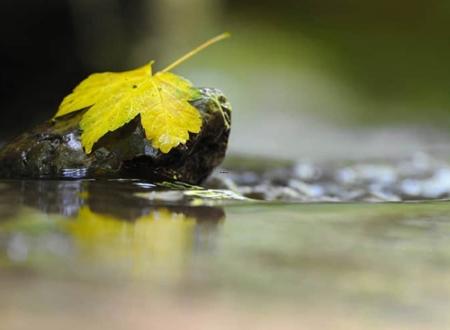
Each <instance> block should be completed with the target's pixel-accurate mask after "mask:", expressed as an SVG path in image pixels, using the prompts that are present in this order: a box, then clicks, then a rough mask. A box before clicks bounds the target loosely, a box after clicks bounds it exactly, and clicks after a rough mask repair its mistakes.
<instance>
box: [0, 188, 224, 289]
mask: <svg viewBox="0 0 450 330" xmlns="http://www.w3.org/2000/svg"><path fill="white" fill-rule="evenodd" d="M0 184H1V185H0V189H3V192H4V193H5V194H4V195H2V196H10V197H11V198H12V199H13V203H12V204H13V205H17V210H16V213H15V214H14V213H11V214H9V215H8V216H7V217H6V218H5V226H4V227H3V223H2V222H0V261H1V259H2V257H5V256H6V258H8V259H9V262H12V263H16V262H20V263H22V264H23V263H26V262H28V261H30V262H32V261H33V260H34V259H35V258H37V259H45V260H55V258H56V259H57V260H60V261H61V262H62V263H63V265H64V264H65V263H66V262H67V260H70V263H75V264H77V265H78V266H81V268H82V270H81V272H86V270H89V271H88V273H89V274H92V273H95V272H96V271H99V272H101V273H102V274H105V275H106V276H112V277H114V276H116V275H119V276H122V275H125V276H141V275H145V276H147V275H149V276H158V277H161V278H164V279H169V280H170V278H172V279H175V280H176V279H177V276H179V275H182V271H183V270H184V267H185V266H186V265H187V263H186V260H187V259H188V258H190V257H191V256H192V255H194V254H198V253H210V252H211V251H214V249H215V246H216V241H217V234H218V229H219V228H220V223H221V222H222V221H223V220H224V219H225V213H224V211H223V209H221V208H218V207H208V206H189V205H188V204H184V203H185V201H184V200H181V201H179V203H178V204H173V205H164V204H161V201H159V202H158V203H155V201H153V200H150V199H145V198H141V197H138V196H136V193H138V192H141V193H142V192H148V191H153V190H154V189H155V187H154V186H153V185H149V184H145V183H141V182H136V181H130V180H126V181H123V180H120V181H119V180H114V181H80V180H77V181H56V180H54V181H45V180H37V181H9V182H5V183H0ZM4 200H9V199H5V198H4V197H1V198H0V207H1V206H2V202H3V201H4ZM21 206H27V207H28V208H23V207H21ZM0 215H1V208H0ZM61 216H62V217H61ZM66 220H67V221H66ZM74 258H76V260H75V259H74ZM52 262H54V261H52Z"/></svg>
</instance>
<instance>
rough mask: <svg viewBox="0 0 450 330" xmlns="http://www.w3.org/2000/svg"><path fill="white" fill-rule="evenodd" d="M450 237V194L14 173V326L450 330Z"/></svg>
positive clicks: (10, 207)
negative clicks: (218, 187)
mask: <svg viewBox="0 0 450 330" xmlns="http://www.w3.org/2000/svg"><path fill="white" fill-rule="evenodd" d="M178 188H180V187H178ZM449 246H450V203H448V202H445V201H440V202H420V203H379V204H367V203H365V204H363V203H316V204H295V203H268V202H258V201H253V200H250V199H242V198H240V197H239V196H238V195H234V194H233V193H231V192H226V191H202V190H200V189H190V190H189V189H188V190H177V189H170V190H168V189H167V188H166V189H161V188H159V187H156V186H154V185H152V184H150V183H145V182H140V181H133V180H111V181H1V182H0V294H1V296H2V299H0V329H41V328H42V329H44V328H45V329H100V328H108V329H127V328H131V327H133V328H135V329H151V328H158V329H179V328H184V329H230V328H243V329H251V328H258V329H298V328H305V329H341V328H342V329H353V328H356V329H380V328H383V329H444V328H447V327H448V326H450V316H449V315H448V310H449V308H450V280H449V278H450V249H449Z"/></svg>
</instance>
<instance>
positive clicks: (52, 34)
mask: <svg viewBox="0 0 450 330" xmlns="http://www.w3.org/2000/svg"><path fill="white" fill-rule="evenodd" d="M0 9H1V11H0V18H1V19H0V26H1V29H0V33H1V46H0V47H1V51H0V59H1V64H2V69H1V76H0V77H1V78H0V84H1V86H0V87H1V88H0V93H1V101H0V102H1V111H2V117H1V121H0V123H1V124H0V125H1V126H0V141H5V140H7V139H9V138H11V137H12V136H14V135H16V134H18V133H20V132H21V131H23V130H25V129H27V128H30V127H31V126H32V125H35V124H36V123H38V122H40V121H42V120H45V119H47V118H49V117H51V116H52V115H53V114H54V113H55V112H56V109H57V106H58V104H59V102H60V101H61V99H62V98H63V97H64V96H65V95H66V94H68V93H69V92H70V91H71V89H72V88H73V87H74V86H75V85H76V84H77V83H78V82H80V81H81V80H82V79H84V78H85V77H86V76H87V75H89V74H90V73H93V72H102V71H122V70H128V69H131V68H134V67H137V66H140V65H143V64H145V63H146V62H148V61H149V60H151V59H154V60H156V69H158V68H159V69H161V68H163V67H164V66H166V65H167V64H169V63H171V62H172V61H173V60H174V59H176V58H178V57H179V56H180V55H182V54H184V53H185V52H186V51H188V50H190V49H192V48H193V47H194V46H197V45H198V44H199V43H201V42H203V41H204V40H206V39H208V38H210V37H212V36H214V35H216V34H219V33H221V32H223V31H229V32H231V33H232V38H231V39H229V40H227V41H225V42H223V43H221V44H219V45H215V46H213V47H212V48H210V49H208V50H206V51H204V52H203V53H201V54H198V55H197V56H196V57H195V58H194V59H192V60H190V61H189V62H186V63H185V64H183V65H182V66H180V67H178V68H177V69H176V70H175V72H176V73H178V74H181V75H183V76H185V77H186V78H188V79H190V80H191V81H192V82H193V83H194V84H195V85H196V86H208V87H217V88H220V89H222V90H223V91H224V92H225V94H226V95H227V96H228V97H229V99H230V101H231V103H232V105H233V106H234V108H233V110H234V112H233V116H234V117H233V130H232V138H231V143H230V153H232V154H246V155H265V156H271V157H277V158H315V159H316V158H358V157H380V156H383V157H390V156H397V155H402V154H406V153H409V152H411V151H415V150H418V149H421V150H423V149H426V150H429V149H438V150H441V149H446V148H447V147H446V146H447V145H448V142H449V126H450V125H449V123H450V111H449V110H450V107H449V106H450V93H449V90H450V88H449V87H450V61H449V59H450V43H449V31H450V2H449V1H448V0H429V1H420V0H408V1H406V0H396V1H392V0H376V1H375V0H366V1H357V0H320V1H317V0H316V1H313V0H303V1H302V0H277V1H271V0H53V1H50V0H45V1H44V0H3V1H2V2H1V4H0Z"/></svg>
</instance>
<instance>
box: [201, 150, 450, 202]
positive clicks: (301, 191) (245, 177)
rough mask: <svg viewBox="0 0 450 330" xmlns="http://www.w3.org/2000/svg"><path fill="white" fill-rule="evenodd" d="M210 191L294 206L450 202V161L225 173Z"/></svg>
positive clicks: (302, 165)
mask: <svg viewBox="0 0 450 330" xmlns="http://www.w3.org/2000/svg"><path fill="white" fill-rule="evenodd" d="M206 187H208V188H215V189H229V190H232V191H235V192H237V193H240V194H242V195H244V196H246V197H249V198H253V199H260V200H267V201H293V202H298V201H301V202H354V201H364V202H386V201H388V202H398V201H413V200H435V199H447V198H450V162H449V161H447V160H443V159H442V158H440V159H438V158H436V157H432V156H431V155H429V154H426V153H416V154H414V155H412V156H410V157H408V158H405V159H399V160H392V161H386V160H384V161H376V160H375V161H365V162H357V163H351V162H346V163H342V162H341V163H326V164H318V163H314V162H311V161H298V162H295V163H294V164H292V165H289V166H286V167H281V168H280V167H278V168H271V169H268V170H259V171H249V170H233V169H221V170H219V171H216V172H215V173H214V174H213V175H212V176H211V177H210V178H209V179H208V181H207V183H206Z"/></svg>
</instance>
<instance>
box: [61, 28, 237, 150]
mask: <svg viewBox="0 0 450 330" xmlns="http://www.w3.org/2000/svg"><path fill="white" fill-rule="evenodd" d="M228 36H229V35H228V34H227V33H224V34H222V35H219V36H217V37H215V38H212V39H210V40H208V41H207V42H205V43H204V44H202V45H200V46H199V47H197V48H196V49H194V50H193V51H191V52H189V53H188V54H186V55H185V56H183V57H181V58H180V59H179V60H177V61H175V62H174V63H173V64H171V65H169V66H168V67H167V68H165V69H164V70H162V71H161V72H158V73H156V74H155V75H152V62H151V63H149V64H147V65H145V66H143V67H141V68H138V69H135V70H131V71H128V72H121V73H113V72H106V73H96V74H93V75H91V76H89V77H88V78H87V79H85V80H83V81H82V82H81V83H80V84H79V85H78V86H77V87H76V88H75V89H74V90H73V92H72V93H71V94H69V95H68V96H66V97H65V98H64V100H63V101H62V103H61V105H60V106H59V109H58V112H57V114H56V117H60V116H63V115H66V114H68V113H71V112H74V111H78V110H82V109H85V108H89V109H88V110H87V111H86V113H85V114H84V115H83V117H82V119H81V121H80V127H81V130H82V135H81V142H82V144H83V146H84V148H85V151H86V153H88V154H89V153H91V151H92V147H93V146H94V144H95V143H96V142H97V141H98V140H99V139H100V138H101V137H102V136H104V135H105V134H106V133H108V132H112V131H115V130H117V129H118V128H120V127H122V126H123V125H125V124H126V123H128V122H130V121H131V120H133V119H134V118H136V117H137V116H138V115H139V116H140V120H141V123H142V127H143V128H144V130H145V135H146V137H147V139H149V140H151V141H152V144H153V147H154V148H156V149H159V150H161V152H163V153H168V152H169V151H170V150H171V149H172V148H175V147H176V146H178V145H179V144H185V143H186V142H187V141H188V140H189V133H198V132H200V128H201V126H202V118H201V116H200V113H199V112H198V110H197V109H196V108H195V107H193V106H192V105H191V104H190V103H189V102H190V101H193V100H195V99H198V98H200V96H201V95H200V92H199V90H198V89H196V88H194V87H193V86H192V85H191V83H190V82H189V81H187V80H185V79H184V78H182V77H180V76H177V75H175V74H173V73H170V72H168V71H169V70H171V69H172V68H174V67H175V66H177V65H179V64H180V63H182V62H183V61H185V60H186V59H188V58H190V57H191V56H193V55H194V54H196V53H197V52H199V51H200V50H202V49H204V48H206V47H208V46H209V45H211V44H213V43H215V42H218V41H220V40H222V39H224V38H227V37H228Z"/></svg>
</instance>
